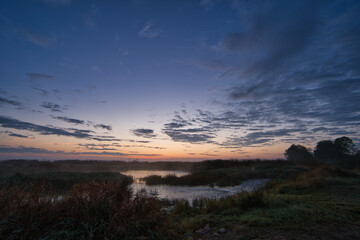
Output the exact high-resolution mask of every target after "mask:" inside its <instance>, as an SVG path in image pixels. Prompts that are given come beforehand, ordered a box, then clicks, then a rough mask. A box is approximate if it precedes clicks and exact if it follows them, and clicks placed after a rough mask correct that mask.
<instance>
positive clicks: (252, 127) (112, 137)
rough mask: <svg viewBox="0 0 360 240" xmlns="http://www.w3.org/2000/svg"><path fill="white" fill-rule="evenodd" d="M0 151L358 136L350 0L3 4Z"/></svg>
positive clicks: (220, 145) (178, 150) (359, 52)
mask: <svg viewBox="0 0 360 240" xmlns="http://www.w3.org/2000/svg"><path fill="white" fill-rule="evenodd" d="M0 53H1V54H0V82H1V84H0V159H40V160H61V159H96V160H127V159H129V158H130V159H137V160H139V161H141V160H147V161H159V160H160V161H163V160H164V161H172V160H177V161H199V160H205V159H253V158H261V159H275V158H283V157H284V152H285V150H286V149H287V148H288V147H289V146H290V145H291V144H301V145H304V146H306V147H309V148H312V149H314V148H315V146H316V143H317V142H318V141H320V140H326V139H330V140H334V139H336V138H338V137H342V136H347V137H350V138H351V139H352V140H353V141H354V142H355V143H356V144H357V145H358V147H359V146H360V137H359V136H360V1H357V0H355V1H347V0H342V1H332V0H326V1H320V0H319V1H314V0H311V1H307V0H296V1H276V0H274V1H258V0H249V1H242V0H222V1H220V0H198V1H195V0H193V1H190V0H184V1H175V0H167V1H156V0H154V1H145V0H133V1H130V0H129V1H125V0H124V1H111V0H107V1H100V0H97V1H96V0H89V1H85V0H24V1H20V0H13V1H10V0H9V1H1V2H0Z"/></svg>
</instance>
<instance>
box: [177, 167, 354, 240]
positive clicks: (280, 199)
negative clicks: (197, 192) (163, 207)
mask: <svg viewBox="0 0 360 240" xmlns="http://www.w3.org/2000/svg"><path fill="white" fill-rule="evenodd" d="M359 202H360V177H359V176H358V175H357V174H354V173H352V172H349V171H344V170H341V169H339V168H336V167H318V168H315V169H312V170H309V171H307V172H304V173H302V174H300V175H299V176H297V177H295V178H293V179H291V180H284V179H282V180H279V179H277V180H273V181H270V182H268V183H267V184H266V186H264V187H263V188H262V189H260V190H258V191H256V192H253V193H240V194H237V195H234V196H230V197H227V198H222V199H198V200H196V202H195V203H193V204H192V205H186V204H185V203H183V202H179V203H178V204H176V205H175V209H174V216H173V217H174V218H175V219H176V221H178V222H180V223H179V224H178V225H177V227H178V229H179V226H182V229H179V235H181V234H183V233H184V232H186V231H189V229H199V228H201V227H204V226H205V224H211V225H212V226H217V227H220V226H224V227H226V228H227V229H229V232H228V233H227V235H226V236H225V235H224V236H223V239H232V238H234V239H235V238H236V239H239V238H238V236H243V237H244V239H275V238H277V237H278V238H284V239H340V238H341V239H359V237H360V231H359V229H360V205H359ZM209 234H210V233H209ZM211 234H213V233H211ZM209 236H210V235H209ZM203 237H204V236H203ZM204 238H206V237H204Z"/></svg>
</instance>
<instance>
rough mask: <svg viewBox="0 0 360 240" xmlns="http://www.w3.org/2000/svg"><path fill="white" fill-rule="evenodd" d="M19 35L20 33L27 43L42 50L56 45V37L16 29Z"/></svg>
mask: <svg viewBox="0 0 360 240" xmlns="http://www.w3.org/2000/svg"><path fill="white" fill-rule="evenodd" d="M18 31H19V33H21V34H22V35H23V36H24V37H25V38H26V39H27V40H28V41H29V42H31V43H33V44H35V45H37V46H39V47H43V48H49V47H51V46H53V45H54V44H55V43H56V37H54V36H52V37H49V36H46V35H43V34H39V33H35V32H31V31H29V30H27V29H18Z"/></svg>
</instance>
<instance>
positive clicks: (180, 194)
mask: <svg viewBox="0 0 360 240" xmlns="http://www.w3.org/2000/svg"><path fill="white" fill-rule="evenodd" d="M121 173H122V174H125V175H128V176H132V177H133V178H134V180H135V182H134V183H133V184H132V188H133V189H134V192H138V191H140V190H142V189H145V190H146V191H147V192H148V193H156V195H157V196H158V197H159V198H160V199H170V200H172V199H186V200H188V201H190V202H192V201H193V200H194V199H196V198H221V197H225V196H229V195H233V194H235V193H238V192H242V191H249V192H250V191H253V190H255V189H257V188H259V187H261V186H262V185H264V184H265V183H266V182H267V181H268V179H256V180H247V181H244V182H243V183H242V184H241V185H237V186H234V187H210V186H196V187H187V186H169V185H154V186H147V185H146V184H145V183H143V182H141V181H140V178H143V177H146V176H150V175H159V176H163V177H164V176H166V175H169V174H173V175H176V176H178V177H180V176H184V175H186V174H188V172H183V171H126V172H121Z"/></svg>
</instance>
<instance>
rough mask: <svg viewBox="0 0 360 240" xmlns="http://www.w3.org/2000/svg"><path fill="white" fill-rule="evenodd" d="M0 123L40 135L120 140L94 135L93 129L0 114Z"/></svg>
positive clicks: (3, 125)
mask: <svg viewBox="0 0 360 240" xmlns="http://www.w3.org/2000/svg"><path fill="white" fill-rule="evenodd" d="M0 125H1V126H2V127H3V128H12V129H17V130H27V131H31V132H35V133H39V134H41V135H57V136H68V137H75V138H81V139H92V140H95V141H101V142H104V141H108V142H115V141H122V140H121V139H118V138H116V137H114V136H97V135H94V133H95V132H94V131H92V130H84V129H77V128H69V129H63V128H57V127H51V126H43V125H38V124H34V123H29V122H23V121H20V120H17V119H13V118H9V117H5V116H0Z"/></svg>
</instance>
